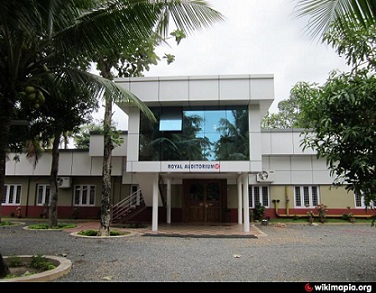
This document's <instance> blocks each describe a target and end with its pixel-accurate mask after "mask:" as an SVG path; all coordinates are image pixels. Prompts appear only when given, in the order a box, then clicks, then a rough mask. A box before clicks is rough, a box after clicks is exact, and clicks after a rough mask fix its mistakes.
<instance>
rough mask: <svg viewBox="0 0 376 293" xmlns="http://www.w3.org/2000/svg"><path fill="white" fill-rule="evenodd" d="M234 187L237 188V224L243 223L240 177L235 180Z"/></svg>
mask: <svg viewBox="0 0 376 293" xmlns="http://www.w3.org/2000/svg"><path fill="white" fill-rule="evenodd" d="M236 185H237V186H238V224H242V223H243V200H242V176H241V175H239V177H238V178H237V180H236Z"/></svg>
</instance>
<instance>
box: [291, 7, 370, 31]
mask: <svg viewBox="0 0 376 293" xmlns="http://www.w3.org/2000/svg"><path fill="white" fill-rule="evenodd" d="M295 8H296V10H295V13H296V16H298V17H301V16H307V15H308V16H310V22H309V23H308V25H307V30H308V32H309V33H310V34H311V36H313V37H316V36H319V35H322V34H323V33H325V32H327V31H328V30H329V27H330V24H331V23H333V22H335V21H339V22H341V20H343V19H345V18H350V19H352V20H353V21H357V22H359V23H361V24H362V25H369V24H370V23H374V22H375V21H376V2H375V1H374V0H298V2H297V5H296V7H295Z"/></svg>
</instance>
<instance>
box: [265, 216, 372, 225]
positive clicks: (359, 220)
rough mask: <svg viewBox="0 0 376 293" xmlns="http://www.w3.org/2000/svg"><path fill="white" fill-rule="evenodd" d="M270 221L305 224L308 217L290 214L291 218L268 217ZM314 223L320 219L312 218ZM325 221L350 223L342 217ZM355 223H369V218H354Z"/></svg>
mask: <svg viewBox="0 0 376 293" xmlns="http://www.w3.org/2000/svg"><path fill="white" fill-rule="evenodd" d="M270 223H297V224H305V223H309V221H308V217H298V216H295V217H294V216H292V217H291V218H273V219H270ZM314 223H320V219H319V218H318V217H315V218H314ZM325 223H328V224H331V223H332V224H341V223H343V224H347V223H350V221H349V220H348V219H343V218H340V217H339V218H330V217H328V218H325ZM355 223H364V224H371V223H372V220H371V219H365V218H356V219H355Z"/></svg>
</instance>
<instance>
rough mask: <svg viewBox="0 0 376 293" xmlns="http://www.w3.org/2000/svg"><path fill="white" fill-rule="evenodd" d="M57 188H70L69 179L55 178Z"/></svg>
mask: <svg viewBox="0 0 376 293" xmlns="http://www.w3.org/2000/svg"><path fill="white" fill-rule="evenodd" d="M57 186H58V187H59V188H69V187H70V186H71V178H70V177H57Z"/></svg>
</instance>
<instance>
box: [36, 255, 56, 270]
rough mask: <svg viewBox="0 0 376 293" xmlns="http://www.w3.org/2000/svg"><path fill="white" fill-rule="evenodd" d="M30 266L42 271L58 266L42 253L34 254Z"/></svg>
mask: <svg viewBox="0 0 376 293" xmlns="http://www.w3.org/2000/svg"><path fill="white" fill-rule="evenodd" d="M30 267H31V268H34V269H38V270H42V271H48V270H52V269H54V268H56V266H55V265H54V264H53V263H51V262H50V261H49V260H48V259H47V258H45V257H44V256H42V255H33V259H32V260H31V262H30Z"/></svg>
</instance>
